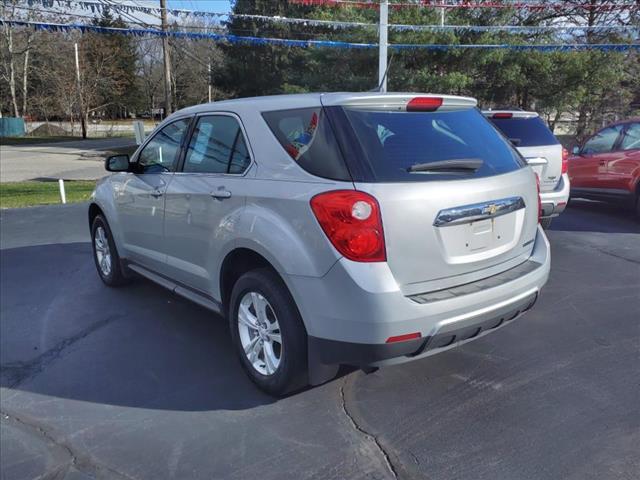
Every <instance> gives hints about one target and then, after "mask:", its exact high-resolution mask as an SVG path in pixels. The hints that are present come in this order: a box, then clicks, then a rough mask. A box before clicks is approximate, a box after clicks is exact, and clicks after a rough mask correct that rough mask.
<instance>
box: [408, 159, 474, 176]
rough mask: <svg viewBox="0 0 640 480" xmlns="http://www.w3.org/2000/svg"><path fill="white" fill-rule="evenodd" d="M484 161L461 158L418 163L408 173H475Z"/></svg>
mask: <svg viewBox="0 0 640 480" xmlns="http://www.w3.org/2000/svg"><path fill="white" fill-rule="evenodd" d="M483 163H484V161H483V160H480V159H479V158H460V159H457V160H442V161H440V162H429V163H416V164H415V165H411V166H410V167H409V168H408V169H407V171H408V172H434V173H473V172H475V171H477V170H478V169H479V168H480V167H481V166H482V164H483Z"/></svg>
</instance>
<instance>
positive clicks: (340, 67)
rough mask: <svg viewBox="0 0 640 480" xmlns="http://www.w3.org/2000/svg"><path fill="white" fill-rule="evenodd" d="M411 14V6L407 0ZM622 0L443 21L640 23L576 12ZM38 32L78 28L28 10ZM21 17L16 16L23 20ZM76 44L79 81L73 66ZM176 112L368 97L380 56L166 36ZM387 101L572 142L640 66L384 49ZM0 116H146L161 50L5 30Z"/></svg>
mask: <svg viewBox="0 0 640 480" xmlns="http://www.w3.org/2000/svg"><path fill="white" fill-rule="evenodd" d="M17 1H18V0H15V1H14V2H13V3H12V2H5V3H4V4H3V6H2V8H1V10H4V11H2V12H0V13H1V14H2V17H3V18H11V16H12V14H14V15H15V12H14V11H11V8H13V6H14V4H15V3H16V2H17ZM405 3H407V0H405ZM613 3H620V2H619V1H618V0H616V1H614V0H571V1H568V2H565V4H566V8H565V9H563V10H562V11H558V10H557V9H548V10H535V11H532V10H515V9H455V10H447V12H446V14H445V22H446V24H448V25H487V26H491V25H516V26H541V25H542V26H543V25H557V24H558V22H563V24H565V25H567V24H578V25H586V26H616V25H619V26H624V25H627V26H638V25H640V17H639V15H638V9H637V8H636V9H632V10H615V9H607V8H600V9H597V8H584V6H585V5H595V6H598V5H600V6H601V5H607V4H613ZM232 8H233V12H234V13H237V14H243V13H244V14H257V15H268V16H275V15H279V16H283V17H298V18H314V19H322V20H340V21H353V22H363V23H376V22H377V19H378V12H377V10H375V9H363V8H355V7H347V8H344V7H343V8H333V7H326V6H318V5H300V4H297V3H296V4H294V3H290V2H289V1H287V0H236V1H235V2H233V5H232ZM29 16H30V18H32V19H35V20H41V21H43V18H46V20H44V21H53V20H55V21H58V22H61V23H64V22H66V21H77V19H73V18H65V17H64V16H62V17H60V16H58V17H57V18H55V19H53V20H52V17H51V15H48V16H46V17H45V15H44V14H43V13H39V12H37V11H36V12H30V13H29ZM23 18H24V17H23ZM91 21H92V22H93V23H94V24H96V25H100V26H106V27H120V28H126V27H127V26H128V25H129V26H133V27H138V28H144V26H142V27H141V26H140V25H139V24H135V25H132V22H133V21H135V18H132V17H131V16H126V15H122V13H121V12H118V11H117V10H109V9H106V8H105V9H104V10H102V12H101V15H100V16H99V17H97V18H95V19H93V20H91ZM389 21H390V23H395V24H423V25H438V24H439V23H440V21H441V18H440V12H439V11H438V9H433V8H402V9H391V11H390V19H389ZM170 28H173V29H176V30H188V31H215V32H220V31H224V32H228V33H231V34H234V35H238V36H257V37H271V38H291V39H322V40H337V41H346V42H358V43H363V42H367V43H376V42H377V31H376V29H375V28H367V27H362V28H348V29H347V28H345V29H334V28H332V27H330V26H309V25H302V24H289V23H270V22H264V21H260V20H255V19H250V18H246V17H241V16H233V17H230V20H229V21H226V22H223V23H222V24H216V23H213V21H212V20H210V19H209V20H208V19H206V18H205V19H198V20H197V21H188V20H184V21H182V22H181V23H180V25H177V24H174V25H171V27H170ZM637 41H638V33H637V29H636V30H635V32H629V31H626V30H613V29H612V30H597V29H595V30H588V29H587V30H579V31H556V30H549V31H546V30H545V31H533V32H528V33H511V32H505V31H480V32H478V31H469V30H447V31H433V30H420V31H410V30H409V31H396V30H390V32H389V42H390V43H392V44H393V43H407V44H507V43H508V44H518V45H524V44H532V43H534V44H542V43H632V42H637ZM74 43H77V44H78V52H79V64H80V73H81V80H80V84H79V85H78V83H77V79H76V76H75V75H76V68H75V60H74ZM170 50H171V64H172V69H171V71H172V75H171V84H172V95H173V99H172V100H173V102H172V103H173V105H174V106H175V107H176V108H182V107H185V106H188V105H193V104H196V103H201V102H204V101H207V99H208V95H209V85H211V88H212V96H213V99H214V100H219V99H225V98H233V97H245V96H253V95H266V94H278V93H296V92H308V91H366V90H371V89H373V88H376V87H377V85H376V84H377V78H378V71H377V69H378V52H377V50H376V49H363V50H359V49H330V48H308V49H303V48H291V47H284V46H275V45H257V46H256V45H250V46H249V45H241V44H227V43H222V44H216V43H214V42H212V41H211V40H191V39H186V38H171V41H170ZM390 57H391V59H390V66H389V71H388V88H389V91H421V92H434V93H450V94H456V95H468V96H472V97H475V98H477V99H478V101H479V103H480V105H482V106H483V107H505V106H506V107H518V108H523V109H533V110H536V111H538V112H540V113H541V114H543V115H544V116H545V118H546V119H547V120H548V122H549V124H550V126H551V127H552V128H553V127H555V126H556V125H557V123H558V122H559V121H560V120H561V119H562V118H563V116H566V115H567V114H571V115H572V116H574V117H575V124H574V129H575V132H574V133H575V134H576V135H577V136H578V137H582V136H584V135H585V134H586V133H588V132H590V131H591V130H592V129H594V128H596V127H598V126H600V125H601V124H602V123H603V122H607V121H610V120H612V119H614V118H619V117H626V116H631V115H634V114H638V112H639V111H640V110H639V109H640V58H639V55H638V53H637V52H633V51H630V52H608V51H607V52H605V51H597V50H585V51H570V52H566V51H562V52H560V51H558V52H540V51H519V50H488V49H473V50H467V49H459V50H458V49H456V50H424V49H411V50H400V51H392V54H391V55H390ZM0 60H1V62H0V82H1V83H0V84H1V85H2V92H0V102H1V103H0V111H2V114H3V115H5V116H6V115H8V116H26V117H31V118H37V119H42V120H54V119H74V118H75V119H78V118H79V115H80V106H79V98H82V100H83V103H84V104H85V108H84V114H85V115H87V116H91V117H109V118H118V117H129V116H132V115H137V116H152V115H154V113H158V112H159V111H160V109H161V108H162V106H163V99H164V87H163V81H162V80H163V76H162V75H163V67H162V50H161V40H160V39H159V38H155V37H129V36H122V35H111V34H87V33H85V34H80V33H63V32H45V31H33V30H30V29H28V28H19V29H14V28H11V27H9V26H7V25H6V24H5V25H3V31H2V48H1V51H0Z"/></svg>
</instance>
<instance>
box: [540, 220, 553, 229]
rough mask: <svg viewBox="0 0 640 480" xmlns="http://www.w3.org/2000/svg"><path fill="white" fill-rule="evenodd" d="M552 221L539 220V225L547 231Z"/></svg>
mask: <svg viewBox="0 0 640 480" xmlns="http://www.w3.org/2000/svg"><path fill="white" fill-rule="evenodd" d="M552 220H553V218H541V219H540V225H542V228H544V229H545V230H548V229H549V227H550V226H551V221H552Z"/></svg>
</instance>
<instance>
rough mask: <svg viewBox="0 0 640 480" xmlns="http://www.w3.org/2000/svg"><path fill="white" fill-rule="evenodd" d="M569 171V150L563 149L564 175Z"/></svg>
mask: <svg viewBox="0 0 640 480" xmlns="http://www.w3.org/2000/svg"><path fill="white" fill-rule="evenodd" d="M568 171H569V150H567V149H566V148H564V147H562V173H567V172H568Z"/></svg>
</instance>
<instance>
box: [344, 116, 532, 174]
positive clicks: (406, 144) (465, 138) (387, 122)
mask: <svg viewBox="0 0 640 480" xmlns="http://www.w3.org/2000/svg"><path fill="white" fill-rule="evenodd" d="M344 111H345V113H346V117H347V121H348V122H349V123H350V125H351V127H352V129H353V130H352V131H353V133H354V134H355V139H354V140H353V141H355V142H357V143H358V144H359V145H360V148H361V150H362V152H363V157H364V161H365V162H366V163H367V164H368V165H367V167H368V170H369V172H370V176H371V179H370V181H377V182H411V181H428V180H446V179H460V178H472V177H486V176H490V175H499V174H502V173H506V172H511V171H513V170H517V169H519V168H521V167H522V166H524V162H523V160H522V159H521V157H520V155H519V154H518V153H517V152H516V151H515V149H514V148H513V146H512V145H510V144H509V142H508V141H507V140H505V139H504V138H503V137H502V136H501V135H499V134H498V132H496V130H495V129H494V128H493V127H492V126H491V124H490V123H489V122H487V121H486V119H485V118H484V117H483V116H482V114H481V113H480V112H479V111H478V110H476V109H467V110H458V111H452V112H433V113H427V112H411V113H408V112H389V111H365V110H356V109H345V110H344ZM447 160H453V161H459V162H460V163H463V164H464V163H466V162H469V163H471V165H474V164H475V165H476V166H475V167H474V169H471V170H469V169H466V170H458V171H453V170H452V169H451V168H450V169H449V170H446V169H444V170H440V171H437V170H429V169H428V164H429V163H434V162H443V161H447ZM422 167H427V168H425V169H423V170H422V171H417V169H421V168H422ZM365 181H368V180H365Z"/></svg>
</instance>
